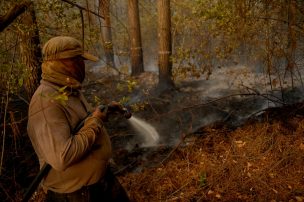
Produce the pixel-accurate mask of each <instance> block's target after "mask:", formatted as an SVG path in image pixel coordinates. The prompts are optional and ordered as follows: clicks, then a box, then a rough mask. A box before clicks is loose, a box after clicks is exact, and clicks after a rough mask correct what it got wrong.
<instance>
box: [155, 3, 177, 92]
mask: <svg viewBox="0 0 304 202" xmlns="http://www.w3.org/2000/svg"><path fill="white" fill-rule="evenodd" d="M157 8H158V45H159V52H158V55H159V56H158V57H159V58H158V62H159V83H158V87H159V88H160V89H166V88H173V87H174V84H173V81H172V60H171V55H172V42H171V13H170V0H158V2H157Z"/></svg>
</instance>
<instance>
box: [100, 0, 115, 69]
mask: <svg viewBox="0 0 304 202" xmlns="http://www.w3.org/2000/svg"><path fill="white" fill-rule="evenodd" d="M99 8H100V12H101V13H102V16H104V20H102V21H103V25H102V36H101V40H102V43H103V48H104V52H105V58H106V64H107V67H111V68H114V69H115V70H117V69H116V67H115V63H114V51H113V42H112V30H111V19H110V0H99Z"/></svg>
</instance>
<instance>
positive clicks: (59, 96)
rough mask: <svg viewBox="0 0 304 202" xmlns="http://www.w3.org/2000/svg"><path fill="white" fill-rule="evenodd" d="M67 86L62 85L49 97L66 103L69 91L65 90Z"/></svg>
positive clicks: (62, 103) (63, 103)
mask: <svg viewBox="0 0 304 202" xmlns="http://www.w3.org/2000/svg"><path fill="white" fill-rule="evenodd" d="M66 88H67V86H63V87H61V88H59V89H58V90H57V92H55V93H53V94H51V95H49V96H50V98H51V99H53V100H55V101H56V102H58V103H60V104H61V105H66V104H67V101H68V100H69V92H68V91H67V90H66Z"/></svg>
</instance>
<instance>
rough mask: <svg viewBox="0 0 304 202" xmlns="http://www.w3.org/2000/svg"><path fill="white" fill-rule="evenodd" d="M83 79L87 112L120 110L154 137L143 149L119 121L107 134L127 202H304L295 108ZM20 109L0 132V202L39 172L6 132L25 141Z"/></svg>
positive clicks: (180, 86) (148, 80) (26, 146)
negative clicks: (1, 155)
mask: <svg viewBox="0 0 304 202" xmlns="http://www.w3.org/2000/svg"><path fill="white" fill-rule="evenodd" d="M89 78H90V80H87V81H86V82H85V85H84V93H85V95H86V97H88V100H89V102H91V104H92V105H97V104H100V103H108V102H110V101H112V100H116V101H121V102H122V103H125V104H126V105H128V106H130V107H131V108H132V112H133V115H134V116H136V117H139V118H141V119H143V120H145V121H146V122H148V123H150V124H151V125H153V126H154V127H155V128H156V129H157V131H158V132H159V134H160V137H161V138H160V141H159V142H158V143H157V144H156V145H154V146H153V147H142V141H143V139H142V138H141V136H140V135H139V134H138V133H137V132H136V131H135V130H134V129H133V128H132V127H131V126H130V124H129V123H128V121H127V120H125V119H124V118H123V117H121V116H112V118H111V119H110V121H109V122H108V123H107V125H106V127H107V129H108V131H109V134H110V136H111V140H112V143H113V148H114V155H113V162H112V169H113V172H114V173H115V174H116V175H117V177H118V178H119V180H120V181H121V183H122V184H123V186H124V187H125V188H126V190H127V191H128V194H129V196H130V198H131V199H132V200H133V201H302V200H304V171H303V166H304V136H303V132H304V125H303V124H304V104H303V103H302V102H301V101H298V102H296V104H290V103H287V104H286V105H282V103H279V102H276V103H275V104H273V103H272V104H269V103H270V101H273V97H270V96H268V95H258V94H256V93H252V92H251V93H248V92H246V93H244V92H237V93H235V92H234V93H232V94H225V95H224V96H222V97H220V98H214V97H212V96H206V95H205V96H203V95H202V94H201V93H200V90H199V89H200V86H199V83H198V82H193V81H191V82H178V83H176V86H177V88H176V89H175V90H170V91H167V92H162V93H160V92H158V91H157V90H155V86H156V83H157V76H156V75H155V74H153V73H144V74H142V75H140V76H139V77H137V78H129V77H127V76H122V75H121V76H120V77H118V76H111V75H108V76H103V77H101V78H98V77H96V75H89ZM20 102H21V101H20V100H18V98H16V99H14V100H12V102H11V108H10V109H11V110H9V111H12V112H13V114H14V115H15V119H12V117H11V118H10V119H8V123H9V125H8V126H7V127H6V128H7V134H8V135H7V140H6V142H5V145H6V150H5V151H7V152H6V153H5V161H4V166H3V172H2V173H3V174H2V175H1V183H0V195H1V198H2V199H4V201H20V198H21V195H22V192H23V191H24V190H25V189H26V187H28V185H29V183H30V182H31V180H32V179H33V177H34V176H35V174H36V172H37V171H38V162H37V159H36V157H35V154H34V152H33V150H32V148H31V145H30V142H29V140H28V138H27V137H26V133H24V132H19V133H18V132H16V130H14V128H15V129H16V128H18V129H19V131H25V123H26V104H25V103H22V102H21V105H20ZM16 103H19V104H17V105H18V106H19V105H20V106H21V107H19V108H18V110H16ZM276 104H277V105H278V106H275V105H276ZM268 107H270V108H268ZM18 120H21V121H19V122H18ZM13 123H16V124H15V125H14V124H13ZM2 127H3V125H2ZM38 193H41V192H38ZM42 199H43V195H37V196H36V197H35V199H34V200H33V201H41V200H42Z"/></svg>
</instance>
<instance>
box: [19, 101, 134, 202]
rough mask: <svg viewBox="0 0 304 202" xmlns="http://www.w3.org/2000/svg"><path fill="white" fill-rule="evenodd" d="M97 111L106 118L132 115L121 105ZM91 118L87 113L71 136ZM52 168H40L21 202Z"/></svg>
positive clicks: (26, 200) (107, 106) (47, 166)
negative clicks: (114, 115)
mask: <svg viewBox="0 0 304 202" xmlns="http://www.w3.org/2000/svg"><path fill="white" fill-rule="evenodd" d="M98 108H99V110H100V111H101V112H103V113H105V114H106V115H107V116H108V115H110V114H116V113H118V114H122V115H123V116H124V117H125V118H126V119H129V118H131V116H132V113H131V111H130V110H129V109H128V108H127V107H124V106H122V105H117V104H116V105H111V104H109V105H99V106H98ZM89 116H91V113H88V115H87V116H86V117H85V118H84V119H83V120H82V121H81V122H80V123H79V124H78V125H77V126H76V127H75V129H74V130H73V132H72V134H76V133H77V132H78V131H79V130H80V129H81V128H82V126H83V125H84V122H85V120H86V118H87V117H89ZM51 168H52V166H51V165H50V164H48V163H45V164H44V165H43V166H42V168H41V169H40V171H39V173H38V174H37V176H36V177H35V178H34V180H33V181H32V183H31V184H30V186H29V188H28V189H27V190H26V192H25V194H24V198H23V199H22V202H28V201H29V199H30V198H31V197H32V195H33V193H34V192H35V190H36V189H37V187H38V185H39V184H40V182H41V180H42V179H43V178H44V177H45V176H46V175H47V174H48V173H49V171H50V170H51Z"/></svg>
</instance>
